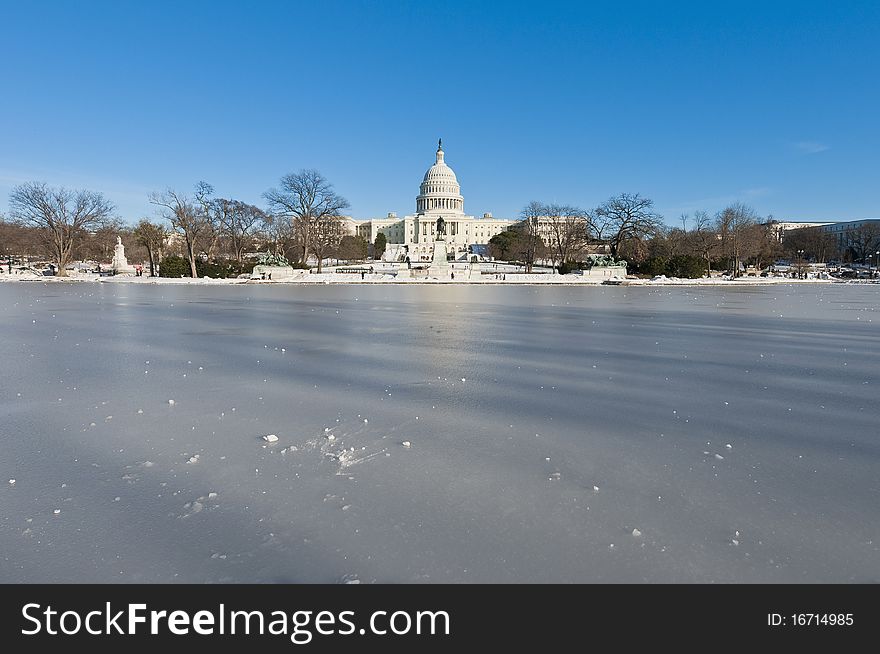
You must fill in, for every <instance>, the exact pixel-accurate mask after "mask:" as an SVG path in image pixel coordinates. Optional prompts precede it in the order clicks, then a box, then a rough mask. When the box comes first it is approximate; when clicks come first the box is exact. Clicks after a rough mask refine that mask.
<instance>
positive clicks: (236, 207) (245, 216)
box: [209, 198, 266, 262]
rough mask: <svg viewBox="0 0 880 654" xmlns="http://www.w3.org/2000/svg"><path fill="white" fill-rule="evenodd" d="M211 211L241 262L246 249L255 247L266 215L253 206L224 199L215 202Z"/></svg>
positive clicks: (211, 206) (237, 259)
mask: <svg viewBox="0 0 880 654" xmlns="http://www.w3.org/2000/svg"><path fill="white" fill-rule="evenodd" d="M209 209H210V211H211V213H212V214H213V215H214V217H215V221H216V224H217V226H218V228H219V232H220V233H221V234H223V235H225V236H226V237H228V238H229V244H230V246H231V249H232V253H233V256H234V257H235V260H236V261H239V262H241V258H242V255H243V254H244V251H245V249H247V248H250V247H253V242H254V238H255V237H256V235H257V233H258V232H259V230H260V226H261V225H262V224H263V223H264V222H265V220H266V214H265V213H264V212H263V210H262V209H260V208H259V207H255V206H253V205H252V204H247V203H245V202H241V201H239V200H226V199H224V198H217V199H215V200H213V201H212V202H211V203H210V206H209Z"/></svg>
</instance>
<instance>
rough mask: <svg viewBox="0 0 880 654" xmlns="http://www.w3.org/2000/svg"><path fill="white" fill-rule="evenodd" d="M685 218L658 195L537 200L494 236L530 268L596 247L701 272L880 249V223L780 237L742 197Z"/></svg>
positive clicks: (860, 257) (642, 264)
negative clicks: (579, 201)
mask: <svg viewBox="0 0 880 654" xmlns="http://www.w3.org/2000/svg"><path fill="white" fill-rule="evenodd" d="M680 220H681V224H682V226H681V227H677V226H669V225H666V224H665V223H664V222H663V219H662V217H661V216H660V215H659V214H657V213H656V212H655V210H654V203H653V202H652V201H651V200H650V199H649V198H645V197H643V196H641V195H639V194H637V193H636V194H628V193H624V194H620V195H617V196H614V197H612V198H610V199H609V200H607V201H606V202H604V203H602V204H601V205H599V206H598V207H596V208H594V209H588V210H585V209H581V208H579V207H575V206H571V205H561V204H546V203H542V202H530V203H529V204H527V205H526V206H525V207H524V208H523V210H522V211H521V212H520V221H519V222H518V223H516V224H515V225H514V226H513V227H512V228H510V229H509V230H508V231H507V232H502V233H500V234H497V235H496V236H494V237H493V238H492V239H491V240H490V241H489V253H490V255H491V256H493V257H495V258H496V259H501V260H505V261H516V262H519V263H521V264H523V265H524V266H525V269H526V271H527V272H531V270H532V268H533V266H534V265H536V264H537V263H546V264H547V265H550V266H552V267H556V268H558V269H559V270H560V271H562V272H566V271H567V270H570V269H572V268H576V267H579V266H582V265H583V264H584V262H589V260H590V255H596V254H607V255H610V256H611V257H613V258H614V259H624V260H626V261H627V263H628V268H629V270H630V271H631V272H641V273H646V274H651V275H655V274H666V275H669V276H676V277H702V276H704V275H709V274H711V273H712V271H713V270H714V271H724V272H727V273H729V274H731V275H733V276H739V275H741V274H743V273H744V272H745V270H746V269H747V268H754V269H756V270H760V269H762V268H765V267H766V266H767V265H769V264H772V263H773V262H774V261H775V260H776V259H779V258H786V259H789V260H792V261H797V262H801V263H803V262H807V261H813V262H817V263H825V262H827V261H829V260H838V261H850V262H851V261H855V262H861V261H865V262H867V260H868V258H870V257H871V256H874V255H875V253H876V252H877V251H878V249H880V224H878V223H866V224H865V225H863V226H861V227H857V228H854V229H850V230H848V231H847V232H845V233H844V235H843V242H842V243H840V242H839V241H838V239H837V238H835V237H834V236H833V235H832V234H829V233H827V232H825V231H823V230H822V229H820V228H803V229H796V230H790V231H788V232H786V233H785V236H784V238H780V233H779V232H778V230H777V229H776V227H775V225H776V221H775V220H774V219H773V217H772V216H768V217H766V218H762V217H760V216H758V214H757V213H756V212H755V210H754V209H752V208H751V207H749V206H748V205H746V204H744V203H742V202H734V203H732V204H730V205H728V206H727V207H725V208H724V209H722V210H721V211H719V212H717V213H716V214H715V215H711V214H710V213H709V212H707V211H696V212H695V213H693V214H684V215H682V216H681V217H680ZM878 259H880V256H878Z"/></svg>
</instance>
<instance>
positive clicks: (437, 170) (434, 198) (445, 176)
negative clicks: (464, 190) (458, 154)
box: [416, 140, 464, 213]
mask: <svg viewBox="0 0 880 654" xmlns="http://www.w3.org/2000/svg"><path fill="white" fill-rule="evenodd" d="M416 211H417V212H418V213H464V198H463V197H462V196H461V186H459V184H458V179H456V177H455V173H454V172H453V170H452V168H450V167H449V166H447V165H446V162H445V161H444V160H443V141H442V140H441V141H440V143H439V144H438V146H437V160H436V161H435V162H434V165H433V166H431V167H430V168H428V171H427V172H426V173H425V177H424V178H423V179H422V184H421V186H420V187H419V195H418V196H417V197H416Z"/></svg>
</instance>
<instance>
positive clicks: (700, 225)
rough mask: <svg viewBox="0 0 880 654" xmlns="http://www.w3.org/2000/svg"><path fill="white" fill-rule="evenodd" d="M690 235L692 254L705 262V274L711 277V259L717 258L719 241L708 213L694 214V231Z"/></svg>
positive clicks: (699, 212)
mask: <svg viewBox="0 0 880 654" xmlns="http://www.w3.org/2000/svg"><path fill="white" fill-rule="evenodd" d="M690 234H691V238H692V239H693V241H692V242H693V247H694V253H695V254H696V255H697V256H699V257H702V258H703V259H704V260H705V261H706V274H708V275H710V276H711V274H712V257H714V256H717V254H718V250H719V248H720V242H721V241H720V238H719V235H718V231H717V230H716V229H715V226H714V225H713V224H712V218H711V217H710V216H709V214H708V212H706V211H696V212H694V229H693V231H691V232H690Z"/></svg>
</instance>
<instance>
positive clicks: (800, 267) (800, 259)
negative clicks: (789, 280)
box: [797, 250, 804, 279]
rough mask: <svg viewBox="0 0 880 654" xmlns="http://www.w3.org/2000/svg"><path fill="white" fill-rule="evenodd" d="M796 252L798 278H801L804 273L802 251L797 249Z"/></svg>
mask: <svg viewBox="0 0 880 654" xmlns="http://www.w3.org/2000/svg"><path fill="white" fill-rule="evenodd" d="M797 254H798V259H797V272H798V279H801V278H802V277H803V275H804V251H803V250H798V251H797Z"/></svg>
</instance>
